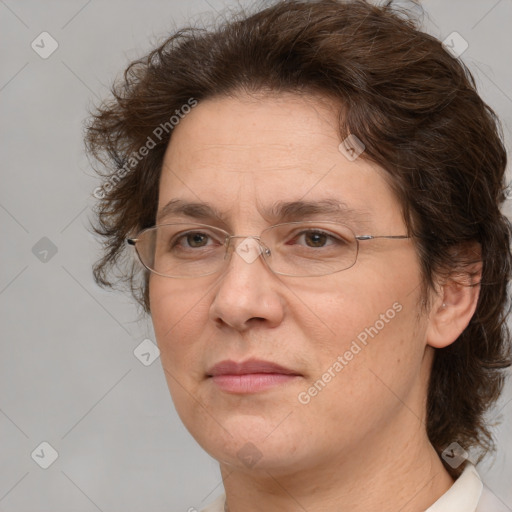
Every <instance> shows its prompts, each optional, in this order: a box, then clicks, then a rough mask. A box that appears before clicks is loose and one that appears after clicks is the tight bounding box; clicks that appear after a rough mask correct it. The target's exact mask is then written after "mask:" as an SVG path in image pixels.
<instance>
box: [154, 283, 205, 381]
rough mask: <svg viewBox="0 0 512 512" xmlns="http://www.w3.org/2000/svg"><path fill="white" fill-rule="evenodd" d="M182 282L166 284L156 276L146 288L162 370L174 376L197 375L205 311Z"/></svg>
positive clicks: (194, 291) (198, 296) (199, 294)
mask: <svg viewBox="0 0 512 512" xmlns="http://www.w3.org/2000/svg"><path fill="white" fill-rule="evenodd" d="M203 295H204V289H203V288H201V290H200V291H199V292H198V290H197V287H195V288H194V287H193V286H191V285H189V284H187V283H185V282H184V281H182V282H180V283H178V282H173V283H169V282H168V279H167V278H163V277H160V276H156V277H155V278H154V279H153V280H152V281H151V282H150V287H149V297H150V305H151V319H152V322H153V327H154V330H155V335H156V339H157V343H158V347H159V349H160V352H161V358H162V364H164V365H165V366H164V368H165V369H167V370H169V371H170V372H172V373H173V374H176V375H181V374H186V375H189V374H190V372H191V371H196V372H197V371H198V362H200V361H201V358H200V357H199V354H200V353H201V351H200V346H199V343H200V340H203V339H204V336H205V329H206V327H207V326H206V324H205V322H206V320H207V318H208V316H207V311H208V307H207V304H206V302H205V301H204V300H203V301H202V300H201V298H202V296H203Z"/></svg>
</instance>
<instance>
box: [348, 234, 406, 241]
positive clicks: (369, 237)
mask: <svg viewBox="0 0 512 512" xmlns="http://www.w3.org/2000/svg"><path fill="white" fill-rule="evenodd" d="M375 238H391V239H397V240H402V239H405V238H412V237H411V236H409V235H376V236H374V235H361V236H356V240H374V239H375Z"/></svg>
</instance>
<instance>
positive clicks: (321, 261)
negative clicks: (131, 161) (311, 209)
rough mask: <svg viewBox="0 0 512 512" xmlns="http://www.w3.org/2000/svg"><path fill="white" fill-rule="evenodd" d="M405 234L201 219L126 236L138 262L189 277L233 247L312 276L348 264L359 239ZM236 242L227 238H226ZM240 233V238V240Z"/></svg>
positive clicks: (219, 265)
mask: <svg viewBox="0 0 512 512" xmlns="http://www.w3.org/2000/svg"><path fill="white" fill-rule="evenodd" d="M377 238H386V239H392V240H401V239H406V238H411V237H410V236H407V235H379V236H374V235H363V236H356V235H355V234H354V232H353V231H352V230H351V229H350V228H349V227H348V226H345V225H344V224H339V223H337V222H330V221H301V222H286V223H283V224H277V225H275V226H270V227H268V228H266V229H265V230H264V231H263V232H262V233H261V235H260V236H252V235H249V236H245V235H231V234H229V233H228V232H227V231H224V230H223V229H220V228H217V227H214V226H208V225H206V224H193V223H173V224H161V225H158V226H154V227H151V228H147V229H144V230H143V231H141V232H140V233H139V234H138V235H137V237H136V238H127V239H126V242H127V243H128V244H129V245H132V246H135V249H136V252H137V255H138V257H139V259H140V261H141V263H142V264H143V265H144V266H145V267H146V268H147V269H148V270H150V271H151V272H154V273H155V274H158V275H160V276H164V277H174V278H194V277H201V276H208V275H211V274H215V273H217V272H220V271H221V270H222V269H224V268H225V267H226V266H227V264H228V263H229V261H230V259H231V255H232V253H233V251H236V252H237V254H238V255H239V256H240V257H242V258H243V259H244V260H245V261H246V262H247V263H253V262H254V261H255V260H256V259H257V258H258V257H260V256H261V257H262V258H263V261H264V262H265V264H266V265H267V267H268V268H269V269H270V270H271V271H272V272H273V273H275V274H280V275H284V276H295V277H315V276H325V275H328V274H334V273H335V272H341V271H342V270H347V269H348V268H350V267H352V266H353V265H354V264H355V262H356V260H357V255H358V252H359V242H360V241H366V240H375V239H377ZM236 239H237V240H238V242H239V243H238V244H236V247H235V244H232V243H231V242H232V240H236ZM240 239H242V240H240Z"/></svg>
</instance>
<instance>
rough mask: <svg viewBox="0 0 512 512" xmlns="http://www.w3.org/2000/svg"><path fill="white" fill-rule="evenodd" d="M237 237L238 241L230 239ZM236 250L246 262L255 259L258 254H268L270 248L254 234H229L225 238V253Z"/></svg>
mask: <svg viewBox="0 0 512 512" xmlns="http://www.w3.org/2000/svg"><path fill="white" fill-rule="evenodd" d="M233 239H238V243H236V244H233V243H231V241H232V240H233ZM233 251H234V252H236V253H237V254H238V255H239V256H240V257H241V258H242V259H243V260H245V261H246V262H247V263H252V262H253V261H255V260H256V259H257V258H258V257H259V256H260V254H263V256H269V255H270V248H269V247H267V245H266V244H265V243H264V242H263V241H262V240H261V237H260V236H256V235H230V236H229V237H227V238H226V254H228V253H231V252H233Z"/></svg>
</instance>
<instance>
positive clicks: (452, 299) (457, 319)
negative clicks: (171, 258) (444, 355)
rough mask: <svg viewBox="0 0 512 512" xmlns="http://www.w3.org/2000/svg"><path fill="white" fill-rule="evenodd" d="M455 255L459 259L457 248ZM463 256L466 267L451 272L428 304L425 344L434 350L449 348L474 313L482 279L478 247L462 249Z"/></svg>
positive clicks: (473, 245) (474, 245)
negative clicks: (429, 306) (429, 304)
mask: <svg viewBox="0 0 512 512" xmlns="http://www.w3.org/2000/svg"><path fill="white" fill-rule="evenodd" d="M457 252H458V254H457V256H459V257H460V256H461V251H460V248H459V249H458V251H457ZM463 253H464V256H465V258H466V261H468V260H469V263H466V264H465V265H464V266H463V268H462V269H455V270H454V272H453V273H452V274H451V275H450V276H449V277H448V278H446V279H445V280H444V282H442V283H439V288H438V292H437V294H436V295H435V297H434V299H433V301H432V307H431V309H430V313H429V323H428V327H427V344H428V345H430V346H431V347H434V348H444V347H447V346H448V345H450V344H452V343H453V342H454V341H455V340H456V339H457V338H458V337H459V336H460V335H461V333H462V331H464V329H465V328H466V327H467V326H468V324H469V322H470V320H471V318H472V316H473V314H474V313H475V310H476V306H477V303H478V297H479V294H480V281H481V278H482V261H481V249H480V245H479V244H476V243H475V244H472V245H471V246H470V247H465V248H464V250H463ZM456 259H457V258H455V260H456ZM459 261H460V260H459Z"/></svg>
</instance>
